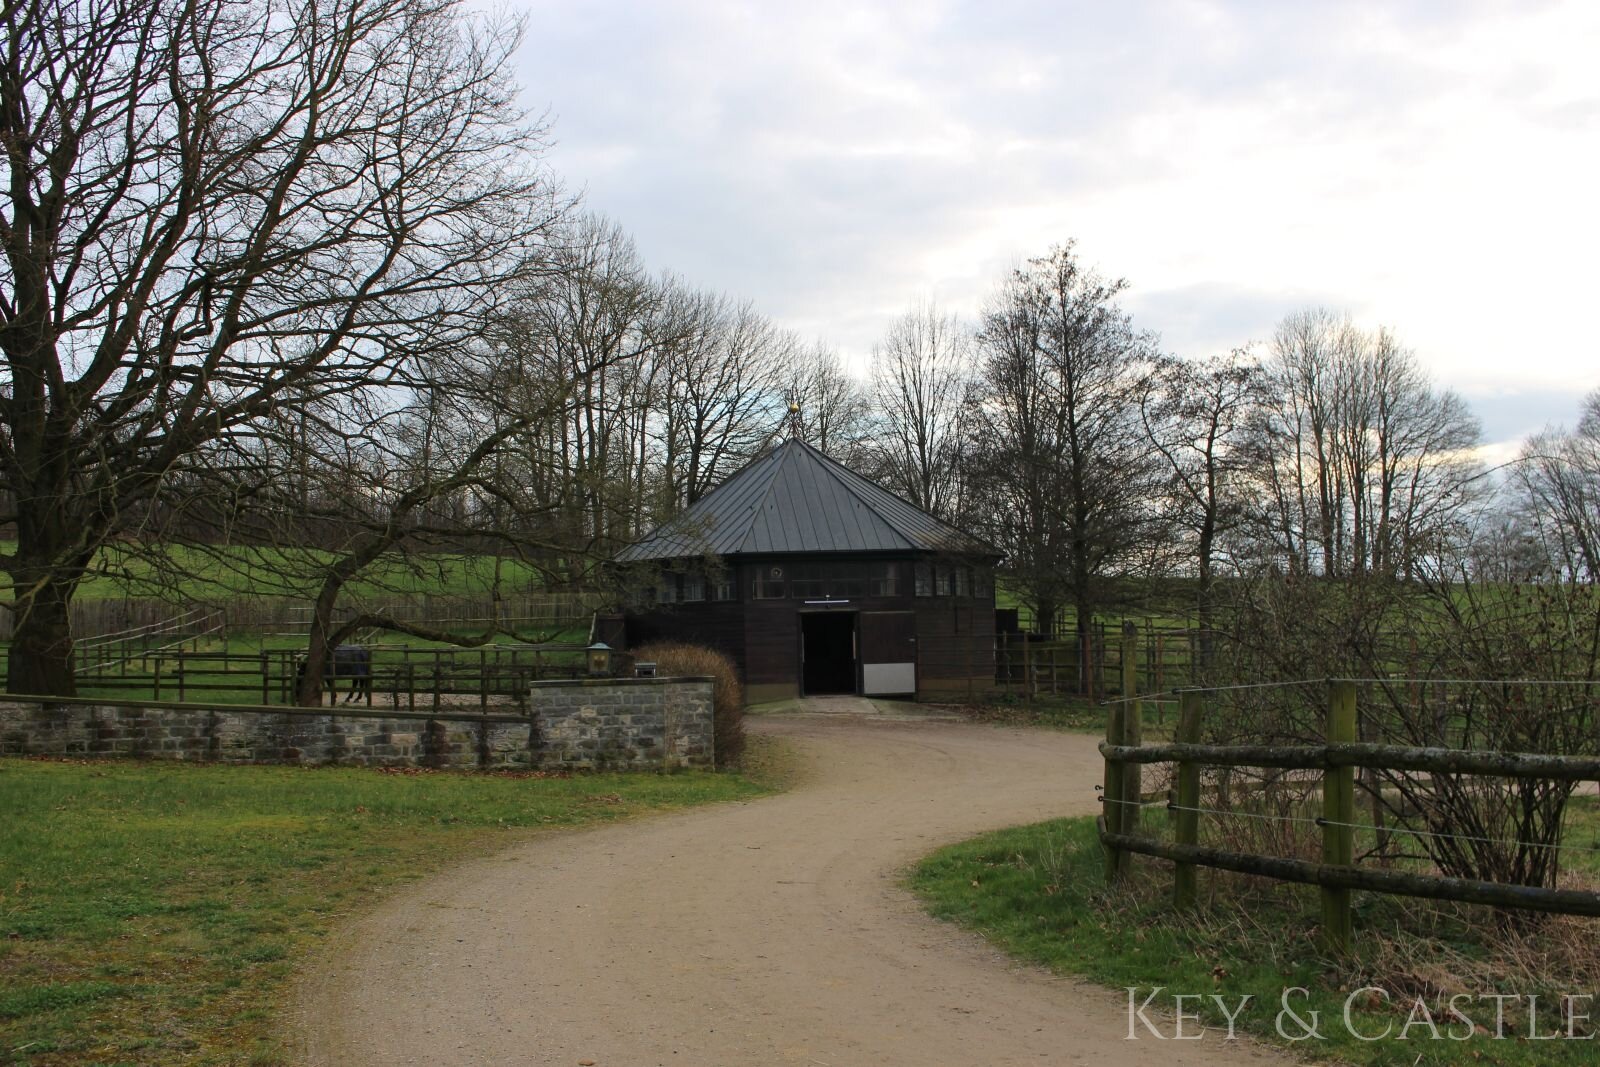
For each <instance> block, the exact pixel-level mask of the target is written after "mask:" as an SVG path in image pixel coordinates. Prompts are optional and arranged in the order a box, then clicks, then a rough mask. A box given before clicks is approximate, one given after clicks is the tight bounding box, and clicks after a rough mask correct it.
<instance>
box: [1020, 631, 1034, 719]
mask: <svg viewBox="0 0 1600 1067" xmlns="http://www.w3.org/2000/svg"><path fill="white" fill-rule="evenodd" d="M1022 706H1023V707H1025V708H1031V707H1033V635H1032V634H1023V635H1022Z"/></svg>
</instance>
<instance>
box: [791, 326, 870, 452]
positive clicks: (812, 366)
mask: <svg viewBox="0 0 1600 1067" xmlns="http://www.w3.org/2000/svg"><path fill="white" fill-rule="evenodd" d="M783 395H784V398H785V400H787V401H788V402H789V403H791V404H794V405H796V406H798V407H799V408H800V418H801V422H802V424H803V426H804V428H805V439H806V441H807V443H809V444H811V445H813V446H815V447H816V448H818V449H820V450H821V451H822V452H823V453H825V454H826V455H828V456H829V457H831V458H833V459H836V460H838V461H839V462H840V463H843V464H844V465H845V466H847V467H850V468H852V469H856V470H866V469H868V467H869V464H870V460H869V453H870V450H871V444H872V439H873V424H872V401H871V398H870V396H869V395H868V392H867V389H866V387H865V386H864V384H863V383H861V382H859V381H857V380H856V379H855V378H852V377H851V376H850V375H849V374H848V373H847V372H846V371H845V369H844V367H843V366H842V365H841V364H840V363H839V357H838V355H837V354H836V353H835V352H834V351H833V350H832V349H830V348H828V347H826V346H825V345H822V344H821V343H817V344H814V345H812V346H811V347H810V348H807V349H805V350H804V351H802V352H801V353H800V354H799V358H798V359H797V360H796V362H795V363H794V364H793V366H791V367H790V368H789V375H788V381H787V383H786V384H785V385H784V389H783Z"/></svg>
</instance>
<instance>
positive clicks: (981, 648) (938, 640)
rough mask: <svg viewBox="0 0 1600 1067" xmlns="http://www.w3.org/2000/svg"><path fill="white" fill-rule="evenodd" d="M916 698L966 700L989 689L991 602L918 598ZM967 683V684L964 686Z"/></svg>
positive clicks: (991, 675)
mask: <svg viewBox="0 0 1600 1067" xmlns="http://www.w3.org/2000/svg"><path fill="white" fill-rule="evenodd" d="M913 603H914V604H915V605H916V607H915V610H916V613H917V696H918V697H921V698H928V699H952V698H955V697H962V698H964V697H966V696H967V693H968V690H969V688H970V689H971V691H972V692H974V693H982V692H986V691H988V690H989V689H992V688H993V687H994V601H993V600H992V599H990V598H982V599H973V598H970V597H919V598H916V599H915V600H914V601H913ZM969 683H970V684H969Z"/></svg>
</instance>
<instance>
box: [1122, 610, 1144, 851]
mask: <svg viewBox="0 0 1600 1067" xmlns="http://www.w3.org/2000/svg"><path fill="white" fill-rule="evenodd" d="M1138 694H1139V627H1138V626H1136V625H1135V624H1134V623H1133V622H1131V621H1129V622H1124V623H1123V624H1122V707H1123V708H1124V709H1125V710H1124V712H1123V716H1122V743H1123V744H1124V745H1128V746H1130V747H1138V746H1139V745H1142V744H1144V709H1143V707H1142V706H1141V704H1140V702H1139V701H1138V700H1137V699H1136V698H1137V696H1138ZM1143 786H1144V766H1143V765H1142V764H1138V763H1130V764H1127V765H1126V766H1125V767H1124V768H1123V770H1122V803H1121V804H1119V805H1117V807H1119V808H1121V809H1122V815H1123V822H1122V826H1123V831H1122V832H1123V833H1126V834H1136V833H1138V832H1139V813H1140V811H1142V810H1143V809H1141V808H1140V807H1139V805H1140V804H1141V803H1142V802H1143V800H1144V789H1143ZM1132 865H1133V854H1132V853H1129V852H1124V853H1123V854H1122V873H1124V874H1127V873H1128V872H1129V871H1130V870H1132Z"/></svg>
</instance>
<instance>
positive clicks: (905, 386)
mask: <svg viewBox="0 0 1600 1067" xmlns="http://www.w3.org/2000/svg"><path fill="white" fill-rule="evenodd" d="M971 363H972V341H971V336H970V334H969V333H968V331H967V330H966V329H965V328H964V327H963V326H962V325H961V323H960V322H959V320H957V319H956V317H955V316H953V315H943V314H940V312H939V310H938V308H937V307H935V306H934V305H933V304H931V303H928V304H921V305H918V306H916V307H914V308H912V309H911V310H910V311H908V312H906V313H905V314H904V315H902V316H901V317H900V318H899V319H896V320H895V322H894V323H893V324H892V325H891V326H890V327H889V332H888V334H887V335H886V336H885V337H884V339H883V340H882V341H881V342H879V343H878V344H877V345H876V346H874V348H873V350H872V387H873V398H874V400H875V401H876V403H877V409H878V421H879V423H880V426H881V429H880V432H879V438H878V446H877V448H876V449H875V467H876V472H877V475H878V478H879V480H880V481H882V482H883V483H884V484H885V485H887V486H888V487H889V488H890V489H892V490H894V491H895V492H896V493H899V494H900V495H901V496H903V497H905V498H906V499H907V500H909V501H910V502H911V503H913V504H915V505H916V506H917V507H919V508H921V509H922V510H923V511H926V512H928V513H930V514H932V515H936V516H938V517H939V518H942V519H947V520H948V519H952V518H954V517H956V516H957V515H958V514H959V512H960V511H961V503H962V502H961V494H962V490H963V488H964V482H963V479H962V477H961V469H960V463H961V456H962V447H961V438H962V419H963V417H964V407H963V402H964V400H965V396H966V389H967V383H968V381H969V379H970V377H971V373H972V371H971Z"/></svg>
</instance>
